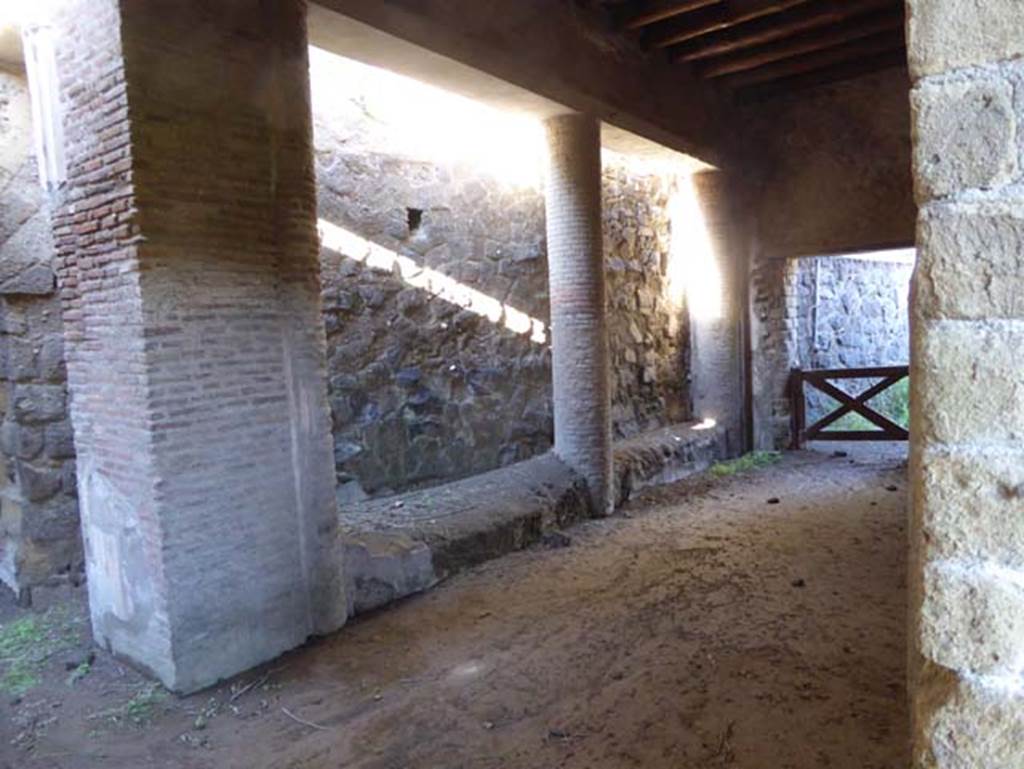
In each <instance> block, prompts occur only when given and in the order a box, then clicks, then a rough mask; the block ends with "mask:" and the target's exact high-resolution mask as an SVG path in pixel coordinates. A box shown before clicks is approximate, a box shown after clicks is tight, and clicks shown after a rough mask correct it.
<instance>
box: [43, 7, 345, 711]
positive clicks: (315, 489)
mask: <svg viewBox="0 0 1024 769" xmlns="http://www.w3.org/2000/svg"><path fill="white" fill-rule="evenodd" d="M54 25H55V28H56V29H55V31H56V32H57V34H58V71H59V74H60V80H61V93H62V101H63V114H64V131H65V137H66V151H67V166H68V168H67V173H68V181H67V184H66V185H65V187H64V189H63V192H62V194H61V200H60V201H59V204H58V206H57V210H56V216H55V222H54V232H55V242H56V246H57V252H58V278H59V282H60V287H61V293H62V302H63V308H64V320H65V337H66V342H67V348H68V369H69V381H70V387H71V394H72V404H73V406H72V419H73V422H74V427H75V443H76V446H77V449H78V486H79V496H80V501H81V508H82V528H83V535H84V542H85V548H86V563H87V570H88V582H89V598H90V608H91V613H92V622H93V630H94V634H95V636H96V638H97V640H98V641H99V642H100V643H102V644H104V645H106V646H108V647H109V648H111V649H112V650H113V651H115V652H117V653H119V654H122V655H124V656H126V657H128V658H129V659H132V660H134V661H136V662H137V663H139V664H141V665H143V666H145V667H146V668H148V669H150V670H151V671H152V672H154V673H155V674H156V675H158V676H159V677H160V679H161V680H162V681H164V683H166V684H167V685H168V686H169V687H171V688H173V689H176V690H180V691H190V690H194V689H197V688H201V687H203V686H206V685H209V684H211V683H213V682H215V681H217V680H218V679H220V678H223V677H226V676H229V675H232V674H234V673H237V672H239V671H241V670H244V669H246V668H248V667H251V666H252V665H255V664H257V663H259V662H262V661H264V660H267V659H269V658H272V657H274V656H276V655H278V654H279V653H281V652H283V651H285V650H286V649H289V648H292V647H294V646H296V645H298V644H300V643H302V642H303V641H304V640H305V639H306V638H307V637H308V636H310V635H311V634H314V633H322V632H326V631H330V630H332V629H334V628H336V627H338V626H339V625H340V624H341V623H342V622H343V621H344V617H345V599H344V595H343V590H342V587H341V580H340V574H339V571H340V562H339V560H338V555H337V553H336V552H335V550H336V539H335V534H336V525H337V522H336V512H335V504H334V495H333V463H332V457H331V446H330V420H329V412H328V407H327V397H326V384H325V370H326V368H325V358H324V339H323V328H322V324H321V322H320V311H319V295H320V292H319V273H318V262H317V236H316V197H315V190H314V178H313V157H312V136H311V127H310V126H311V118H310V105H309V83H308V68H307V44H306V30H305V5H304V3H303V2H301V0H279V1H278V2H274V3H264V2H257V0H222V1H221V2H217V3H208V2H203V0H148V1H147V2H117V0H62V3H61V5H60V10H59V12H58V14H57V16H56V18H55V20H54Z"/></svg>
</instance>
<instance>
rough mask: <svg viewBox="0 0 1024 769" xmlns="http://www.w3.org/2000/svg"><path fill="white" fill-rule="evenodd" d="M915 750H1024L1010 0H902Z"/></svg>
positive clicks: (1021, 100)
mask: <svg viewBox="0 0 1024 769" xmlns="http://www.w3.org/2000/svg"><path fill="white" fill-rule="evenodd" d="M908 9H909V17H908V30H909V46H910V63H911V68H912V75H913V77H914V80H915V84H914V90H913V95H912V104H913V113H914V164H915V182H916V191H917V198H918V202H919V204H920V206H921V214H920V220H919V227H918V246H919V263H918V268H917V273H916V275H915V278H914V293H913V300H912V308H911V312H912V316H911V323H912V335H913V339H912V353H911V356H912V379H911V381H912V388H913V391H912V409H911V420H912V429H911V434H912V444H911V446H912V453H911V480H912V489H913V491H912V494H913V498H912V527H911V534H912V537H911V570H910V575H911V581H910V588H911V607H910V620H911V631H912V632H911V639H912V650H911V694H912V714H913V724H914V735H913V736H914V765H915V766H918V767H928V768H929V769H939V768H941V769H947V768H952V767H967V766H1000V767H1018V766H1024V763H1022V761H1024V759H1022V753H1021V750H1020V746H1021V742H1022V740H1024V692H1022V690H1021V687H1020V681H1021V675H1022V673H1024V627H1022V626H1021V623H1020V617H1021V616H1024V561H1022V552H1024V551H1022V548H1021V546H1020V543H1021V541H1022V539H1024V494H1022V493H1021V490H1022V488H1024V471H1022V468H1024V453H1022V452H1021V441H1022V439H1024V405H1022V404H1024V368H1022V367H1021V364H1020V349H1021V345H1022V344H1024V315H1022V312H1021V309H1022V308H1021V305H1020V299H1019V292H1017V291H1015V289H1014V286H1015V284H1016V281H1018V280H1019V275H1020V274H1021V268H1022V259H1024V256H1022V246H1021V244H1022V243H1024V219H1022V218H1021V216H1020V213H1021V211H1022V210H1024V194H1022V192H1021V191H1022V189H1024V130H1022V129H1024V59H1022V58H1021V56H1022V54H1024V43H1022V39H1021V36H1020V34H1019V32H1020V30H1021V29H1022V28H1024V5H1022V4H1021V3H1019V2H1016V1H1015V0H989V1H988V2H985V3H976V2H969V1H967V0H910V2H909V3H908Z"/></svg>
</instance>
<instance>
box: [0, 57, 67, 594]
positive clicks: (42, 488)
mask: <svg viewBox="0 0 1024 769" xmlns="http://www.w3.org/2000/svg"><path fill="white" fill-rule="evenodd" d="M30 132H31V108H30V104H29V100H28V88H27V84H26V81H25V79H24V78H23V77H22V76H21V75H19V74H16V73H8V72H4V71H2V70H0V582H3V583H5V584H6V585H8V586H9V587H11V588H12V589H14V590H15V591H18V592H21V591H23V590H25V588H27V587H28V586H31V585H34V584H38V583H41V582H44V581H47V580H53V579H61V578H67V577H68V576H71V577H77V575H78V573H79V572H80V570H81V564H82V548H81V539H80V535H79V531H78V501H77V496H76V486H75V462H74V446H73V443H72V432H71V425H70V422H69V419H68V408H67V384H66V380H67V375H66V372H65V367H64V354H63V337H62V328H61V311H60V302H59V301H58V300H57V297H56V294H55V283H54V273H53V268H52V265H51V260H52V255H53V245H52V241H51V238H50V224H49V215H48V213H47V208H46V205H45V200H44V197H45V196H44V193H43V191H42V189H41V187H40V185H39V181H38V178H37V172H36V165H35V159H34V157H33V156H32V152H31V133H30Z"/></svg>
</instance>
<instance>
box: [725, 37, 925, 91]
mask: <svg viewBox="0 0 1024 769" xmlns="http://www.w3.org/2000/svg"><path fill="white" fill-rule="evenodd" d="M897 67H900V68H902V69H904V70H906V67H907V54H906V51H905V50H903V49H899V50H894V51H889V52H887V53H881V54H878V55H877V56H872V57H869V58H864V59H855V60H853V61H844V62H840V63H838V64H833V65H832V66H830V67H824V68H822V69H818V70H814V71H812V72H807V73H804V74H801V75H793V76H791V77H785V78H780V79H778V80H774V81H771V82H768V83H762V84H760V85H755V86H750V87H747V88H740V89H738V90H737V91H736V92H735V94H734V97H733V98H734V99H735V101H736V103H737V104H740V105H748V104H757V103H760V102H764V101H769V100H771V99H777V98H781V97H785V96H788V95H789V94H793V93H798V92H800V91H805V90H808V89H810V88H818V87H820V86H824V85H830V84H832V83H840V82H843V81H846V80H853V79H854V78H858V77H864V76H866V75H870V74H873V73H875V72H881V71H883V70H887V69H895V68H897Z"/></svg>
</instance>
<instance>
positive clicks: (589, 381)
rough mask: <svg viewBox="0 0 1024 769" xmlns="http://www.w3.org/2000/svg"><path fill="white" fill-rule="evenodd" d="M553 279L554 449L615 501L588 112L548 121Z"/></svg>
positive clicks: (596, 142) (601, 504)
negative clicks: (612, 489)
mask: <svg viewBox="0 0 1024 769" xmlns="http://www.w3.org/2000/svg"><path fill="white" fill-rule="evenodd" d="M546 128H547V140H548V141H547V143H548V161H549V162H548V172H547V187H546V206H547V238H548V282H549V285H550V294H551V357H552V361H551V363H552V365H551V368H552V374H551V376H552V390H553V393H554V407H555V453H556V454H558V456H560V457H561V458H562V459H563V460H565V462H566V463H568V464H569V465H570V466H571V467H572V468H574V469H575V470H576V471H577V472H579V473H580V474H581V475H582V476H583V477H584V478H586V480H587V484H588V486H589V489H590V495H591V504H592V509H593V512H594V513H595V514H597V515H603V514H605V513H607V512H609V511H610V510H611V507H612V505H613V504H614V494H613V493H612V491H611V485H612V454H611V395H610V388H609V379H608V376H609V374H608V329H607V322H606V318H605V313H606V303H605V279H604V258H603V254H602V240H601V135H600V130H599V126H598V123H597V121H596V120H595V119H593V118H592V117H588V116H585V115H562V116H558V117H554V118H550V119H549V120H548V121H547V123H546Z"/></svg>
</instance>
